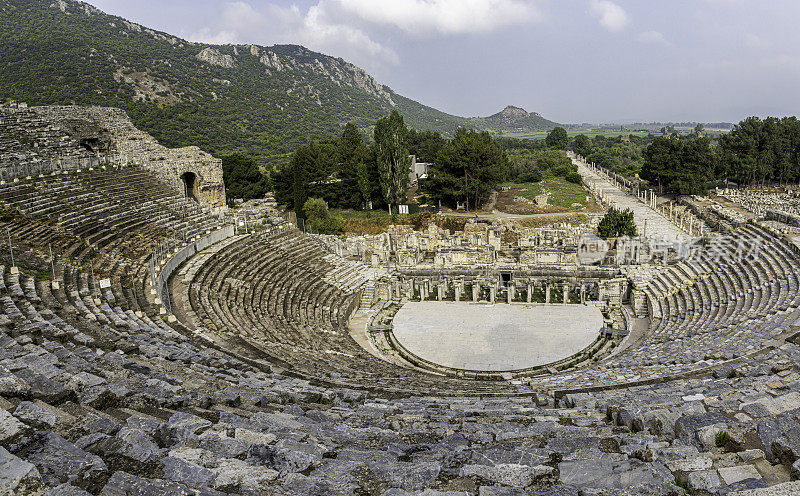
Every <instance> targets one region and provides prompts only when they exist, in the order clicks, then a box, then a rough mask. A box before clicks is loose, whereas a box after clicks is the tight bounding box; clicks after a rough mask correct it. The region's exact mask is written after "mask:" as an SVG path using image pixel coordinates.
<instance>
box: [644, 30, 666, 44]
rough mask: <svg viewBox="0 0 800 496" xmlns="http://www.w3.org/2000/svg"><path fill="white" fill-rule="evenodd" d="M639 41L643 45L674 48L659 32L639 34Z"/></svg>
mask: <svg viewBox="0 0 800 496" xmlns="http://www.w3.org/2000/svg"><path fill="white" fill-rule="evenodd" d="M639 41H641V42H642V43H650V44H653V45H663V46H672V43H670V42H669V41H667V39H666V38H664V35H663V34H662V33H661V32H659V31H645V32H643V33H639Z"/></svg>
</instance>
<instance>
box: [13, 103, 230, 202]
mask: <svg viewBox="0 0 800 496" xmlns="http://www.w3.org/2000/svg"><path fill="white" fill-rule="evenodd" d="M103 154H117V155H122V156H123V157H124V158H125V159H127V160H128V161H130V162H133V163H136V164H138V165H141V166H142V167H144V168H146V169H148V170H150V171H152V172H153V173H154V174H156V175H157V176H158V177H159V179H161V180H162V181H164V182H165V183H167V184H169V185H170V186H171V187H173V188H174V189H175V190H176V191H178V192H180V193H181V194H183V192H184V184H183V180H182V179H181V175H182V174H184V173H186V172H193V173H194V174H195V175H196V176H197V182H196V192H197V196H198V200H199V201H200V203H202V204H206V205H210V206H211V207H213V208H219V207H224V206H225V185H224V183H223V180H222V161H221V160H219V159H216V158H214V157H212V156H211V155H209V154H208V153H205V152H203V151H202V150H200V149H199V148H198V147H196V146H188V147H184V148H167V147H165V146H162V145H160V144H159V143H158V142H157V141H156V140H155V139H154V138H153V137H152V136H150V135H149V134H147V133H145V132H143V131H140V130H139V129H136V127H135V126H134V125H133V123H132V122H131V120H130V118H129V117H128V115H127V114H126V113H125V111H123V110H121V109H116V108H108V107H79V106H64V107H29V108H16V109H15V108H9V109H0V165H3V164H4V163H6V165H10V164H11V163H14V164H15V165H16V164H18V163H22V161H25V162H27V163H33V162H37V161H45V160H61V159H64V158H65V157H73V156H74V157H85V156H97V155H103Z"/></svg>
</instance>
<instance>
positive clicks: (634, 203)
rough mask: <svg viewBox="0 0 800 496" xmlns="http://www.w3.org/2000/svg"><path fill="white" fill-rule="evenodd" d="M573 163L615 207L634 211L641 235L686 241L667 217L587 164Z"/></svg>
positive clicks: (576, 161) (685, 235) (683, 235)
mask: <svg viewBox="0 0 800 496" xmlns="http://www.w3.org/2000/svg"><path fill="white" fill-rule="evenodd" d="M572 162H573V163H574V164H575V165H577V166H578V173H579V174H580V175H581V176H583V178H584V179H585V180H586V182H587V183H590V184H594V185H595V186H596V187H598V188H600V189H602V190H603V194H604V195H605V197H606V198H607V199H608V201H610V202H611V203H612V204H613V205H614V206H616V207H617V208H620V209H622V210H625V209H627V208H630V209H631V210H632V211H633V218H634V221H635V222H636V228H637V229H638V230H639V234H645V235H647V236H659V235H664V236H666V237H667V238H668V239H686V238H688V235H687V234H686V233H685V232H683V231H681V229H680V228H679V227H678V226H676V225H675V224H673V223H672V222H670V221H668V220H667V219H666V217H664V216H663V215H661V214H659V213H658V212H656V211H655V210H653V209H652V208H650V207H648V206H647V205H645V204H644V203H642V202H641V201H639V199H638V198H636V197H635V196H632V195H629V194H628V193H626V192H624V191H622V190H620V189H619V188H617V187H616V186H614V185H613V184H612V183H611V181H609V180H607V179H605V178H604V177H602V176H600V175H599V174H598V173H596V172H595V171H593V170H592V169H590V168H589V167H587V166H586V164H585V163H583V162H581V161H579V160H577V159H575V158H573V159H572Z"/></svg>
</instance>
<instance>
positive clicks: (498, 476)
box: [461, 463, 555, 487]
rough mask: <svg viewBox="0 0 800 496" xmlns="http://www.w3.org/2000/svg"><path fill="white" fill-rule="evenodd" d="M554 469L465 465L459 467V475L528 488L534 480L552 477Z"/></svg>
mask: <svg viewBox="0 0 800 496" xmlns="http://www.w3.org/2000/svg"><path fill="white" fill-rule="evenodd" d="M554 472H555V469H554V468H553V467H548V466H545V465H538V466H535V467H530V466H528V465H517V464H508V463H500V464H497V465H465V466H463V467H461V475H462V476H465V477H468V476H470V475H477V476H478V477H481V478H483V479H486V480H489V481H492V482H496V483H499V484H505V485H507V486H515V487H528V486H530V485H531V483H533V481H534V480H535V479H537V478H538V477H542V476H547V475H553V473H554Z"/></svg>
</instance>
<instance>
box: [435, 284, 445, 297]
mask: <svg viewBox="0 0 800 496" xmlns="http://www.w3.org/2000/svg"><path fill="white" fill-rule="evenodd" d="M443 286H444V284H442V283H439V284H437V285H436V299H437V300H438V301H442V298H443V297H444V291H443V289H444V288H443Z"/></svg>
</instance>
